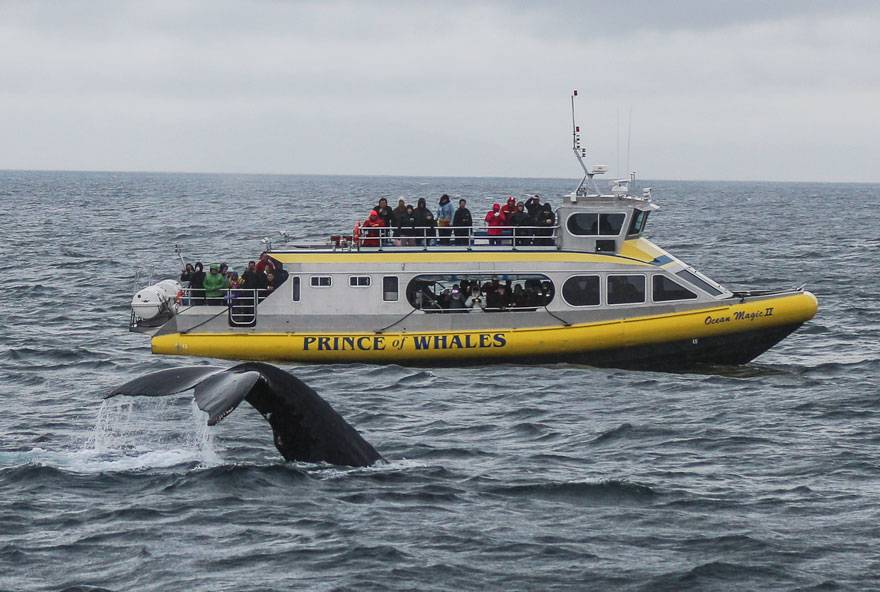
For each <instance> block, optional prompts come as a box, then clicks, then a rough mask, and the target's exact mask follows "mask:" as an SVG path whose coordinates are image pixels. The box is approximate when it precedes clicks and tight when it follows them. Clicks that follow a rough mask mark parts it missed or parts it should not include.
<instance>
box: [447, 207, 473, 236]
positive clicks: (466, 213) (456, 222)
mask: <svg viewBox="0 0 880 592" xmlns="http://www.w3.org/2000/svg"><path fill="white" fill-rule="evenodd" d="M473 225H474V219H473V218H472V217H471V211H470V210H469V209H467V200H464V199H460V200H458V209H457V210H455V214H453V215H452V227H453V232H455V244H456V245H458V246H460V247H466V246H467V245H468V235H469V234H470V230H471V227H472V226H473Z"/></svg>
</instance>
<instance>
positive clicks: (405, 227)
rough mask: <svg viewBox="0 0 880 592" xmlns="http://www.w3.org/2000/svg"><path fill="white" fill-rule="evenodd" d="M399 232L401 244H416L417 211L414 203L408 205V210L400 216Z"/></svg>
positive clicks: (404, 245) (403, 245)
mask: <svg viewBox="0 0 880 592" xmlns="http://www.w3.org/2000/svg"><path fill="white" fill-rule="evenodd" d="M397 234H398V235H399V236H400V246H402V247H412V246H413V245H415V244H416V238H415V237H416V211H415V208H413V207H412V205H408V206H406V210H405V211H404V213H403V214H402V215H400V216H399V217H398V226H397Z"/></svg>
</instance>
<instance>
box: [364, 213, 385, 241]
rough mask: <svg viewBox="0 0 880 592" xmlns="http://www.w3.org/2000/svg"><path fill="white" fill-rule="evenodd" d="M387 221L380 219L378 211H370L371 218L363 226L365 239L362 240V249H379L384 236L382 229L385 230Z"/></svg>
mask: <svg viewBox="0 0 880 592" xmlns="http://www.w3.org/2000/svg"><path fill="white" fill-rule="evenodd" d="M385 227H386V226H385V220H383V219H382V218H380V217H379V213H378V212H377V211H376V210H372V211H370V216H369V217H368V218H367V219H366V220H364V223H363V224H361V228H363V229H364V238H362V239H361V246H362V247H378V246H379V244H380V239H379V237H380V236H381V234H382V230H380V228H385Z"/></svg>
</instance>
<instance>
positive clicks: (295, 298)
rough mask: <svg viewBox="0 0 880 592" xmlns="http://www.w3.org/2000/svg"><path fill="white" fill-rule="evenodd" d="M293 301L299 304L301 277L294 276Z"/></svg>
mask: <svg viewBox="0 0 880 592" xmlns="http://www.w3.org/2000/svg"><path fill="white" fill-rule="evenodd" d="M292 283H293V301H294V302H299V276H293V280H292Z"/></svg>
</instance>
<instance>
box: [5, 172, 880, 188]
mask: <svg viewBox="0 0 880 592" xmlns="http://www.w3.org/2000/svg"><path fill="white" fill-rule="evenodd" d="M0 173H99V174H113V173H117V174H138V175H206V176H207V175H228V176H253V177H259V176H263V177H377V178H380V177H392V178H393V177H396V178H412V179H534V180H549V181H568V180H571V181H572V182H575V183H576V182H578V178H577V177H542V176H528V175H526V176H522V177H508V176H500V175H414V174H407V175H400V174H389V173H270V172H259V173H255V172H236V171H224V172H218V171H167V170H132V169H54V168H52V169H14V168H13V169H7V168H0ZM598 180H599V181H613V180H614V178H613V177H607V178H600V179H598ZM640 180H645V181H663V182H694V183H804V184H815V185H830V184H840V183H843V184H848V185H877V184H880V181H844V180H833V181H815V180H808V181H804V180H791V179H788V180H779V179H710V178H706V179H682V178H660V177H643V178H636V181H640Z"/></svg>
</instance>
